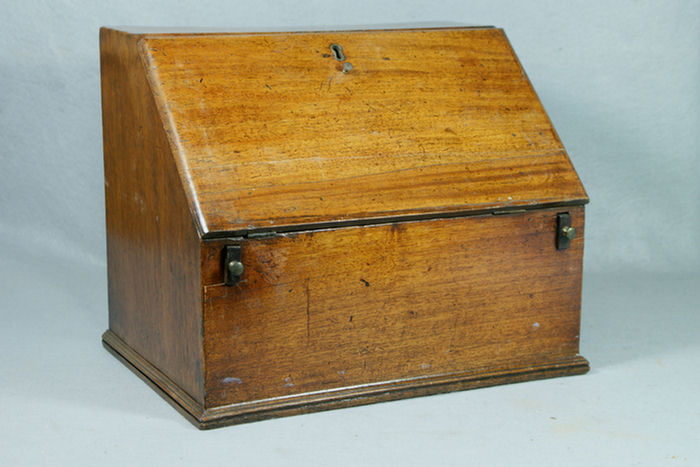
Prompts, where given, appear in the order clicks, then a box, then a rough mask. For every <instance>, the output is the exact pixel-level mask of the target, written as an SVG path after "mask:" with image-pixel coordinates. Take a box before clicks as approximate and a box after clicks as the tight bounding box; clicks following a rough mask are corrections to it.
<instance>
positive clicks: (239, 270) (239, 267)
mask: <svg viewBox="0 0 700 467" xmlns="http://www.w3.org/2000/svg"><path fill="white" fill-rule="evenodd" d="M243 269H244V268H243V263H241V262H240V261H231V262H230V263H228V272H229V274H231V275H232V276H236V277H239V276H241V275H243Z"/></svg>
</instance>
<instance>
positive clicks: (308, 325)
mask: <svg viewBox="0 0 700 467" xmlns="http://www.w3.org/2000/svg"><path fill="white" fill-rule="evenodd" d="M304 288H305V289H306V338H307V339H309V338H310V337H311V313H310V308H311V305H310V303H309V302H310V298H309V279H306V282H305V284H304Z"/></svg>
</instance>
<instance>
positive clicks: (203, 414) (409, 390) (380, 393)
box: [102, 330, 590, 430]
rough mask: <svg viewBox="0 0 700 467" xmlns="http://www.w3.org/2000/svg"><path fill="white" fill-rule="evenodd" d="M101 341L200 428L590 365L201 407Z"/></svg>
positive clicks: (578, 360)
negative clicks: (209, 407) (207, 407)
mask: <svg viewBox="0 0 700 467" xmlns="http://www.w3.org/2000/svg"><path fill="white" fill-rule="evenodd" d="M102 344H103V345H104V347H105V348H106V349H107V350H108V351H109V352H110V353H111V354H113V355H114V356H115V357H116V358H117V359H118V360H119V361H121V362H122V363H124V364H125V365H126V366H127V367H128V368H129V369H130V370H131V371H133V372H134V373H135V374H136V375H137V376H139V378H141V379H142V380H143V381H144V382H146V383H147V384H148V385H149V386H150V387H151V388H153V389H154V390H155V391H156V392H157V393H158V394H160V396H161V397H163V398H164V399H165V400H166V401H167V402H168V403H170V405H172V406H173V407H174V408H175V409H176V410H177V411H178V412H180V413H181V414H182V415H184V416H185V418H187V420H189V421H190V422H191V423H192V424H194V425H195V426H196V427H197V428H199V429H203V430H205V429H211V428H218V427H222V426H228V425H237V424H241V423H249V422H255V421H260V420H266V419H270V418H278V417H286V416H291V415H298V414H303V413H311V412H318V411H322V410H331V409H338V408H344V407H353V406H358V405H366V404H372V403H376V402H386V401H391V400H397V399H406V398H411V397H420V396H428V395H432V394H441V393H446V392H453V391H462V390H466V389H476V388H481V387H487V386H496V385H500V384H510V383H520V382H524V381H532V380H538V379H547V378H554V377H559V376H571V375H579V374H583V373H586V372H587V371H588V370H589V369H590V367H589V364H588V361H587V360H586V359H585V358H583V357H582V356H580V355H576V356H573V357H572V358H571V359H568V360H563V361H556V362H552V363H547V364H539V365H534V366H526V367H519V368H498V369H484V370H479V371H473V372H465V373H458V374H449V375H439V376H433V377H428V378H411V379H405V380H399V381H390V382H385V383H380V384H376V385H366V386H356V387H350V388H342V389H332V390H326V391H319V392H315V393H311V394H301V395H297V396H293V397H285V398H276V399H268V400H262V401H252V402H245V403H240V404H231V405H226V406H221V407H215V408H211V409H204V407H203V406H202V405H201V404H200V403H199V402H197V401H195V400H194V399H193V398H192V397H191V396H190V395H189V394H187V393H186V392H185V391H183V390H182V389H181V388H180V387H179V386H177V385H176V384H175V383H174V382H173V381H172V380H170V379H169V378H168V377H167V376H166V375H165V374H163V373H162V372H161V371H160V370H158V369H157V368H156V367H154V366H153V365H152V364H151V363H149V362H148V361H147V360H145V359H144V358H143V357H141V356H140V355H139V354H138V353H137V352H135V351H134V350H133V349H132V348H131V347H129V346H128V345H127V344H126V343H125V342H124V341H122V340H121V339H120V338H119V337H118V336H117V335H116V334H114V333H113V332H112V331H109V330H108V331H106V332H105V333H104V334H103V335H102Z"/></svg>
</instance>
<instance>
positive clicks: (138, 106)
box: [100, 29, 204, 402]
mask: <svg viewBox="0 0 700 467" xmlns="http://www.w3.org/2000/svg"><path fill="white" fill-rule="evenodd" d="M100 44H101V67H102V110H103V112H102V123H103V138H104V164H105V202H106V218H107V272H108V276H109V286H108V293H109V329H110V330H111V331H112V332H113V333H115V334H116V335H118V336H119V337H120V338H121V339H123V340H124V341H125V342H127V343H128V345H130V346H131V347H132V348H133V349H134V350H135V351H136V352H137V353H138V354H140V355H141V356H143V357H144V358H146V359H148V360H149V361H150V362H151V363H152V364H153V365H155V366H156V367H158V368H160V370H161V371H163V372H164V373H166V374H168V376H169V377H170V378H171V379H172V380H173V381H174V382H175V383H177V384H178V385H179V386H180V387H182V388H183V389H184V390H185V391H187V392H188V393H189V394H190V395H191V396H192V397H194V398H195V399H197V400H199V401H200V402H203V400H204V384H203V378H202V374H203V368H202V361H203V357H202V342H201V338H200V336H201V332H202V331H201V330H202V311H201V310H202V308H201V286H200V276H199V242H200V240H199V234H198V232H197V227H196V224H195V223H194V222H193V218H192V216H191V215H190V213H189V212H188V207H187V206H188V204H187V200H186V198H185V193H184V190H183V189H182V184H181V182H180V177H179V176H178V173H177V169H176V166H175V164H174V162H173V159H172V155H171V152H170V145H169V143H168V140H167V138H166V134H165V132H164V130H163V124H162V121H161V117H160V115H159V112H158V109H157V108H156V106H155V102H154V99H153V94H152V92H151V90H150V87H149V85H148V82H147V81H146V75H145V66H144V63H143V60H142V57H141V56H140V55H139V53H138V44H137V38H136V37H134V36H130V35H126V34H123V33H120V32H118V31H112V30H108V29H103V30H102V31H101V33H100Z"/></svg>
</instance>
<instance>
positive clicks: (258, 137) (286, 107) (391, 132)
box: [141, 28, 587, 235]
mask: <svg viewBox="0 0 700 467" xmlns="http://www.w3.org/2000/svg"><path fill="white" fill-rule="evenodd" d="M331 43H338V44H341V45H342V46H343V49H344V51H345V54H346V55H347V61H348V62H350V63H352V65H353V69H352V71H351V72H349V73H343V72H342V64H341V63H340V62H338V61H336V60H334V59H333V58H332V57H330V55H329V52H330V50H329V45H330V44H331ZM141 46H142V49H141V53H142V54H143V55H144V58H145V60H146V61H147V63H148V72H149V74H148V78H149V82H150V84H151V86H152V88H153V90H154V93H155V95H156V99H157V102H158V104H159V108H160V110H161V112H162V113H163V121H164V122H165V124H166V129H167V130H168V132H169V135H170V141H171V145H172V147H173V150H174V153H175V156H176V161H177V162H178V164H179V170H180V175H181V177H182V179H183V182H184V186H185V187H186V189H187V191H188V193H189V198H190V204H191V209H193V210H194V211H195V212H196V218H197V220H198V222H199V226H200V229H201V233H202V234H205V235H216V234H217V233H219V234H226V233H230V232H242V231H247V230H259V229H265V228H277V229H281V230H290V229H299V228H301V227H302V226H306V227H309V226H313V224H319V223H320V224H323V223H328V222H339V221H349V220H356V219H363V220H367V219H372V218H385V217H391V216H411V215H423V216H426V215H428V216H429V215H431V214H438V213H445V212H468V211H472V210H482V209H496V208H503V207H508V206H510V207H513V206H523V205H524V206H528V205H535V204H545V203H549V204H552V203H571V202H585V201H586V199H587V198H586V194H585V191H584V189H583V187H582V185H581V183H580V181H579V180H578V177H577V175H576V173H575V171H574V169H573V167H572V165H571V163H570V161H569V159H568V156H567V155H566V152H565V150H564V147H563V146H562V144H561V142H560V141H559V138H558V137H557V135H556V132H555V131H554V129H553V127H552V125H551V122H550V121H549V119H548V117H547V115H546V113H545V111H544V109H543V108H542V106H541V104H540V102H539V100H538V99H537V96H536V94H535V92H534V91H533V89H532V86H531V85H530V83H529V81H528V79H527V77H526V76H525V74H524V73H523V71H522V69H521V67H520V64H519V63H518V60H517V57H516V56H515V54H514V53H513V51H512V49H511V47H510V45H509V43H508V41H507V39H506V37H505V35H504V33H503V31H502V30H500V29H494V28H486V29H478V28H477V29H475V28H447V29H432V30H398V31H359V32H357V31H356V32H324V33H299V34H294V35H288V34H210V35H182V34H180V35H178V34H171V35H168V34H154V35H144V36H143V41H142V42H141Z"/></svg>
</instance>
